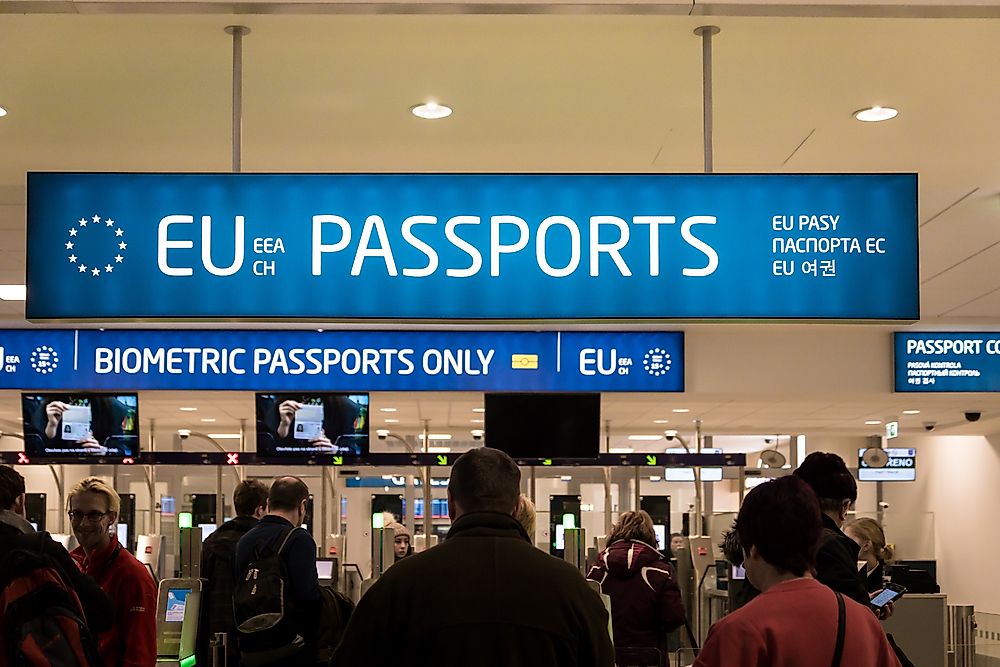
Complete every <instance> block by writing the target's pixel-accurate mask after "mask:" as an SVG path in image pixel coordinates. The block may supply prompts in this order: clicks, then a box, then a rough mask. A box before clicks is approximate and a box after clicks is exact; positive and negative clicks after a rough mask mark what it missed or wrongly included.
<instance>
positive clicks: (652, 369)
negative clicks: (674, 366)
mask: <svg viewBox="0 0 1000 667" xmlns="http://www.w3.org/2000/svg"><path fill="white" fill-rule="evenodd" d="M642 367H643V368H644V369H645V370H646V372H647V373H649V374H650V375H652V376H653V377H655V378H658V377H660V376H661V375H666V374H667V372H668V371H669V370H670V355H669V354H668V353H667V351H666V350H664V349H662V348H659V347H654V348H653V349H652V350H650V351H649V352H647V353H646V356H644V357H643V358H642Z"/></svg>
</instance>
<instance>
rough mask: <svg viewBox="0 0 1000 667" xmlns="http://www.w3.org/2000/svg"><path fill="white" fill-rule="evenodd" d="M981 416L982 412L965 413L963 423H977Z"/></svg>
mask: <svg viewBox="0 0 1000 667" xmlns="http://www.w3.org/2000/svg"><path fill="white" fill-rule="evenodd" d="M982 416H983V413H982V412H966V413H965V421H967V422H977V421H979V418H980V417H982Z"/></svg>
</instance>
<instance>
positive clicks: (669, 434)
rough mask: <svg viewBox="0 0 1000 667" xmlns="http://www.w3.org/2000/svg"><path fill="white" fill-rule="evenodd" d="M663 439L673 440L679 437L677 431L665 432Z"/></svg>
mask: <svg viewBox="0 0 1000 667" xmlns="http://www.w3.org/2000/svg"><path fill="white" fill-rule="evenodd" d="M663 437H665V438H666V439H667V440H673V439H674V438H676V437H677V431H673V430H670V431H664V432H663Z"/></svg>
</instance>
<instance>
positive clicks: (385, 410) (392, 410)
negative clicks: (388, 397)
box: [378, 408, 398, 412]
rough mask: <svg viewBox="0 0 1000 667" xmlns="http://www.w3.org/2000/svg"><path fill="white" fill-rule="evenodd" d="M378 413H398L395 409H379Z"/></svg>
mask: <svg viewBox="0 0 1000 667" xmlns="http://www.w3.org/2000/svg"><path fill="white" fill-rule="evenodd" d="M378 411H379V412H398V411H397V410H396V408H379V409H378Z"/></svg>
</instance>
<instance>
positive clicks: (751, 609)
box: [694, 579, 900, 667]
mask: <svg viewBox="0 0 1000 667" xmlns="http://www.w3.org/2000/svg"><path fill="white" fill-rule="evenodd" d="M844 606H845V612H846V613H845V624H846V627H845V632H844V653H843V658H842V660H841V661H840V664H841V665H843V667H900V664H899V660H898V659H897V658H896V655H895V653H893V650H892V647H890V646H889V641H888V640H887V639H886V638H885V632H884V631H883V630H882V626H881V625H880V624H879V622H878V619H876V618H875V614H873V613H872V612H871V611H870V610H868V609H866V608H865V607H863V606H861V605H860V604H858V603H857V602H855V601H853V600H851V599H849V598H847V597H845V598H844ZM836 644H837V597H836V596H835V595H834V593H833V591H832V590H831V589H829V588H827V587H826V586H824V585H823V584H821V583H819V582H818V581H816V580H815V579H795V580H792V581H786V582H784V583H781V584H778V585H776V586H772V587H771V588H770V589H768V590H767V592H766V593H761V594H760V595H759V596H757V597H756V598H754V599H753V601H751V602H750V603H749V604H747V605H746V606H745V607H742V608H740V609H738V610H736V611H735V612H733V613H732V614H730V615H729V616H726V617H725V618H723V619H722V620H720V621H719V622H718V623H716V624H715V625H713V626H712V628H711V629H710V630H709V632H708V637H707V638H706V639H705V646H704V648H702V650H701V654H700V655H699V656H698V659H697V660H696V661H695V663H694V664H695V667H759V666H765V665H766V666H767V667H806V666H808V667H827V665H830V664H831V663H832V662H833V652H834V648H835V646H836Z"/></svg>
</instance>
